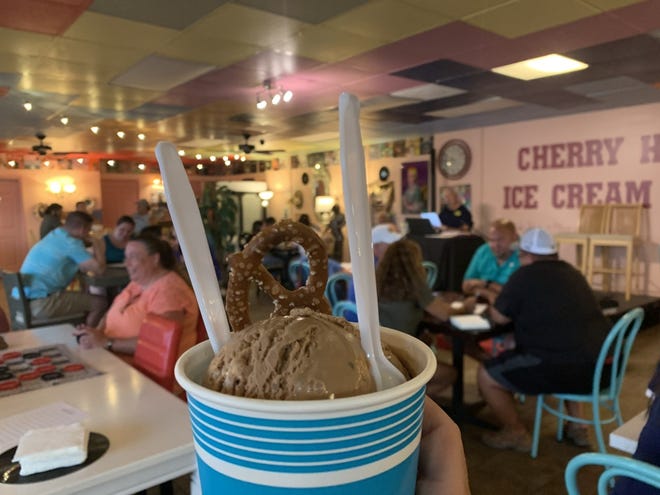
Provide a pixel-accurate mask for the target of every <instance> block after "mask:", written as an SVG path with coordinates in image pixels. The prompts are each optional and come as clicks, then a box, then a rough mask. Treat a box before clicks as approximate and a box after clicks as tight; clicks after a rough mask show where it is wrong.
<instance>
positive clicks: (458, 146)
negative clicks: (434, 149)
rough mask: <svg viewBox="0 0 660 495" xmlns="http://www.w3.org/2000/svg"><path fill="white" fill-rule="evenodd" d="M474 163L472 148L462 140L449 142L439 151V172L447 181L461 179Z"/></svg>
mask: <svg viewBox="0 0 660 495" xmlns="http://www.w3.org/2000/svg"><path fill="white" fill-rule="evenodd" d="M471 163H472V152H471V151H470V146H468V144H467V143H466V142H465V141H463V140H461V139H451V140H449V141H447V142H446V143H445V144H444V145H443V146H442V148H440V151H438V170H439V171H440V173H441V174H442V176H443V177H445V178H447V179H460V178H461V177H463V176H464V175H465V174H467V172H468V170H470V164H471Z"/></svg>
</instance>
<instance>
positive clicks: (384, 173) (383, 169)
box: [378, 167, 390, 181]
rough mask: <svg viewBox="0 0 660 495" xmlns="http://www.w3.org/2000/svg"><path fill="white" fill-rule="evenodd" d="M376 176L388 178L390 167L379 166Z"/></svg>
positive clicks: (383, 179) (381, 178)
mask: <svg viewBox="0 0 660 495" xmlns="http://www.w3.org/2000/svg"><path fill="white" fill-rule="evenodd" d="M378 177H379V178H380V180H382V181H385V180H387V179H389V178H390V169H389V168H387V167H380V170H379V171H378Z"/></svg>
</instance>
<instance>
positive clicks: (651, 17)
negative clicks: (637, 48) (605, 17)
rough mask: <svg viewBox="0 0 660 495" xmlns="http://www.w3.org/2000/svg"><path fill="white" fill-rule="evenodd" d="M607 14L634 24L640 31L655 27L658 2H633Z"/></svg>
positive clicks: (656, 25) (658, 12)
mask: <svg viewBox="0 0 660 495" xmlns="http://www.w3.org/2000/svg"><path fill="white" fill-rule="evenodd" d="M608 14H609V15H612V16H616V18H617V20H618V21H619V22H623V23H626V24H629V25H632V26H634V27H635V28H636V29H638V31H639V32H640V33H643V32H645V31H648V30H649V29H657V28H658V27H659V26H658V19H660V2H657V1H656V0H646V1H643V2H639V3H635V4H633V5H631V6H629V7H626V8H624V9H619V10H614V11H610V12H608Z"/></svg>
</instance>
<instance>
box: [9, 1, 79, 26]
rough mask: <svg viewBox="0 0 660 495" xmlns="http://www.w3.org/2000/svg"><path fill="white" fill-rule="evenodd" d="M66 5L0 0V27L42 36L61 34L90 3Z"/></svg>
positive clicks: (47, 2) (48, 2)
mask: <svg viewBox="0 0 660 495" xmlns="http://www.w3.org/2000/svg"><path fill="white" fill-rule="evenodd" d="M71 3H72V4H70V5H67V4H64V3H57V2H52V1H48V0H20V1H16V0H0V12H2V15H0V27H7V28H12V29H20V30H22V31H31V32H34V33H43V34H62V33H63V32H64V31H66V29H67V28H68V27H69V26H70V25H71V24H72V23H73V21H75V20H76V19H77V18H78V16H79V15H80V14H81V13H82V12H84V11H85V9H86V8H87V5H89V3H90V1H89V0H85V1H82V2H71Z"/></svg>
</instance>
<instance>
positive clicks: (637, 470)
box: [564, 452, 660, 495]
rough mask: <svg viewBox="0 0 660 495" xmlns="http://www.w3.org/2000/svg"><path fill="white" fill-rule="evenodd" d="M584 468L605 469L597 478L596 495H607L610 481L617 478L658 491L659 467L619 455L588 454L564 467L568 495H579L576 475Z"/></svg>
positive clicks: (659, 480)
mask: <svg viewBox="0 0 660 495" xmlns="http://www.w3.org/2000/svg"><path fill="white" fill-rule="evenodd" d="M584 466H600V467H603V468H605V470H604V471H603V472H602V473H601V474H600V476H599V478H598V495H607V494H608V493H609V492H610V487H611V481H612V480H613V479H614V478H615V477H617V476H625V477H627V478H632V479H635V480H638V481H641V482H642V483H646V484H647V485H650V486H654V487H655V488H656V489H660V467H658V466H655V465H653V464H649V463H647V462H643V461H640V460H638V459H631V458H629V457H623V456H620V455H614V454H601V453H596V452H589V453H586V454H580V455H577V456H575V457H573V458H572V459H571V460H570V461H568V464H567V465H566V470H565V471H564V481H565V483H566V490H567V492H568V495H580V490H579V489H578V483H577V475H578V471H579V470H580V469H581V468H582V467H584ZM589 493H592V491H589Z"/></svg>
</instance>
